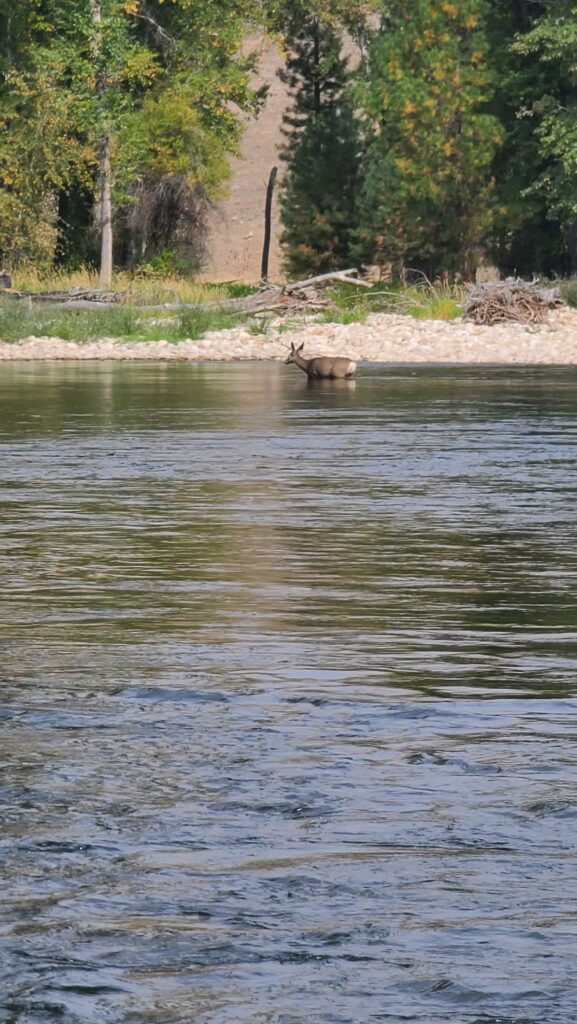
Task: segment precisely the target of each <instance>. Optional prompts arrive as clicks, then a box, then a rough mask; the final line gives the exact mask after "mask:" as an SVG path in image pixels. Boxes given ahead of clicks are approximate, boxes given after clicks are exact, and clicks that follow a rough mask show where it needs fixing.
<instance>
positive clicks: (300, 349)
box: [295, 341, 305, 352]
mask: <svg viewBox="0 0 577 1024" xmlns="http://www.w3.org/2000/svg"><path fill="white" fill-rule="evenodd" d="M304 347H305V343H304V341H303V343H302V345H299V347H298V348H297V349H295V351H296V352H302V350H303V348H304Z"/></svg>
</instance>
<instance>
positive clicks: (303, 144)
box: [281, 14, 360, 276]
mask: <svg viewBox="0 0 577 1024" xmlns="http://www.w3.org/2000/svg"><path fill="white" fill-rule="evenodd" d="M287 42H288V44H289V46H290V49H289V52H288V56H287V61H286V69H285V70H284V71H283V72H281V77H282V79H283V81H285V82H286V83H287V84H288V86H289V88H290V90H291V92H292V94H293V107H292V109H291V110H290V111H289V112H288V113H287V114H286V115H285V118H284V124H285V128H284V131H285V135H286V136H287V139H288V142H287V145H286V146H285V148H284V151H283V157H284V159H285V160H286V162H287V173H286V175H285V178H284V181H283V188H282V196H281V218H282V223H283V228H284V230H283V233H282V236H281V242H282V243H283V245H284V246H285V266H286V269H287V271H288V273H289V274H290V275H291V276H299V275H304V274H307V273H311V274H314V273H322V272H325V271H330V270H336V269H339V268H344V267H345V266H346V265H347V264H348V263H350V249H351V239H352V231H353V229H354V227H355V203H356V201H355V189H356V185H357V179H358V167H359V151H360V130H359V124H358V121H357V120H356V118H355V113H354V109H353V106H352V102H351V99H350V96H349V95H347V85H348V73H347V67H346V62H345V60H344V59H343V58H342V56H341V47H342V40H341V37H340V35H339V34H338V33H337V32H336V31H335V30H334V29H333V28H332V26H331V25H330V24H329V23H328V22H326V21H324V20H321V19H320V18H318V17H314V16H310V15H309V16H305V15H303V14H301V15H299V17H298V18H297V19H296V20H295V19H293V20H291V21H290V22H289V24H288V25H287Z"/></svg>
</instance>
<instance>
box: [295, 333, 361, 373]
mask: <svg viewBox="0 0 577 1024" xmlns="http://www.w3.org/2000/svg"><path fill="white" fill-rule="evenodd" d="M303 348H304V341H303V343H302V345H299V347H298V348H297V347H296V345H295V344H294V342H293V343H291V350H290V352H289V354H288V358H287V359H286V360H285V363H287V364H288V363H296V365H297V366H298V367H300V369H301V370H304V372H305V373H306V375H307V377H309V378H310V379H311V380H346V379H347V378H348V377H352V375H353V373H354V372H355V370H356V368H357V364H356V363H354V362H353V360H352V359H347V358H346V357H345V356H315V357H314V358H313V359H305V358H304V356H302V355H301V352H302V350H303Z"/></svg>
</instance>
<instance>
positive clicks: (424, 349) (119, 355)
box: [0, 308, 577, 365]
mask: <svg viewBox="0 0 577 1024" xmlns="http://www.w3.org/2000/svg"><path fill="white" fill-rule="evenodd" d="M293 341H294V342H298V344H300V343H301V342H304V345H305V348H304V354H305V355H306V356H311V355H343V356H348V357H349V358H352V359H355V360H357V362H379V363H478V364H497V363H503V364H509V363H514V364H536V363H541V364H544V365H547V364H550V365H553V364H555V365H562V364H565V365H573V364H577V310H573V309H567V308H563V309H561V310H557V311H555V312H553V313H551V316H550V318H549V320H548V322H547V323H545V324H540V325H537V326H534V325H530V326H528V325H524V324H503V325H498V326H494V327H482V326H478V325H476V324H472V323H464V322H462V321H461V320H453V321H450V322H446V321H441V320H415V319H413V318H412V317H409V316H398V315H396V314H385V313H376V314H373V315H372V316H370V317H368V319H367V320H365V321H364V322H363V323H353V324H324V323H323V324H319V323H311V322H309V323H303V324H300V325H296V324H295V325H293V326H290V327H289V326H288V325H287V324H281V323H277V324H276V325H274V326H273V327H271V328H269V330H268V332H267V333H266V335H265V334H262V335H260V334H255V333H254V331H248V330H246V328H240V327H239V328H235V329H234V330H227V331H215V332H212V333H209V334H207V335H206V336H205V337H204V338H203V339H202V340H200V341H181V342H176V343H174V342H168V341H150V342H123V341H122V340H121V339H117V338H100V339H99V340H97V341H92V342H74V341H63V340H62V339H61V338H36V337H30V338H24V339H23V340H22V341H18V342H13V343H6V342H0V360H7V359H25V360H34V359H45V360H53V359H74V360H76V359H83V360H87V359H88V360H90V359H92V360H95V359H98V360H103V359H125V360H136V359H147V360H173V359H179V360H191V361H195V362H196V361H206V360H225V361H231V360H240V359H242V360H245V359H276V360H279V359H283V358H285V357H286V354H287V351H288V349H289V348H290V344H291V342H293Z"/></svg>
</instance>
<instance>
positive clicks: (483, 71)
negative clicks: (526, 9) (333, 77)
mask: <svg viewBox="0 0 577 1024" xmlns="http://www.w3.org/2000/svg"><path fill="white" fill-rule="evenodd" d="M486 16H487V2H486V0H459V2H458V3H457V2H452V0H441V2H439V0H413V2H412V3H410V4H407V3H405V2H404V0H385V2H383V5H382V18H381V26H380V30H379V31H378V32H377V33H376V34H375V37H374V39H373V42H372V45H371V48H370V53H369V57H370V67H369V74H368V77H367V81H366V84H365V86H364V87H363V89H362V93H361V100H362V104H363V106H364V108H365V110H366V111H367V113H368V115H369V116H370V118H371V121H372V126H373V136H372V139H371V141H370V144H369V147H368V152H367V156H366V178H365V181H364V185H363V189H362V194H361V199H360V203H359V209H360V229H359V234H358V237H359V246H358V252H359V255H360V256H361V257H362V258H363V259H365V260H368V261H369V262H375V263H377V264H382V265H384V264H388V263H392V264H393V265H396V267H397V270H398V272H399V273H400V274H401V275H403V273H404V269H405V268H406V267H408V266H409V267H413V268H418V269H420V270H424V271H425V272H426V273H427V274H428V275H429V276H431V277H434V276H437V275H440V274H448V275H454V274H456V273H462V274H464V275H465V276H467V277H469V276H471V275H472V274H473V273H474V270H475V266H476V262H477V260H478V258H479V255H480V252H479V243H480V240H481V239H482V238H483V236H484V235H485V234H486V233H487V231H488V229H489V227H490V224H491V217H492V209H491V207H492V192H493V187H494V182H493V178H492V173H491V165H492V161H493V159H494V156H495V153H496V151H497V149H498V147H499V145H500V144H501V141H502V132H501V128H500V125H499V122H498V121H497V119H496V117H495V116H494V115H492V114H490V113H488V112H487V109H486V105H487V103H488V101H489V100H490V98H491V96H492V93H493V91H494V88H495V83H494V78H493V74H492V71H491V67H490V64H489V63H488V43H487V36H486V31H485V22H486Z"/></svg>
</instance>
